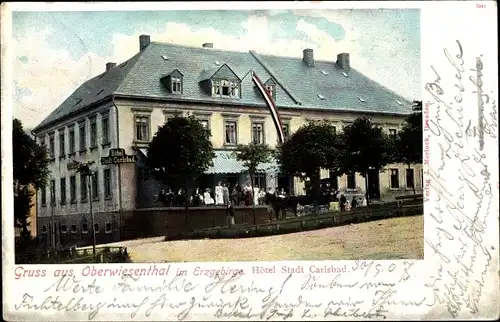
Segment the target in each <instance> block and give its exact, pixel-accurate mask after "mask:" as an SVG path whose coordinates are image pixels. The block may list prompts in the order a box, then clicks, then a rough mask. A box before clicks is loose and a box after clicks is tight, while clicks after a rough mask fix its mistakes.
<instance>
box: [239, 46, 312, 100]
mask: <svg viewBox="0 0 500 322" xmlns="http://www.w3.org/2000/svg"><path fill="white" fill-rule="evenodd" d="M249 53H250V55H252V56H253V58H255V60H256V61H257V62H258V63H259V64H260V65H261V66H262V67H263V68H264V69H265V70H266V71H267V72H268V73H269V75H271V77H272V78H273V79H274V80H275V81H276V83H278V84H279V85H280V86H281V87H282V88H283V89H284V90H285V92H286V93H287V94H288V96H290V98H291V99H292V100H293V101H294V102H295V104H299V105H302V103H301V102H300V100H299V99H298V98H297V97H296V96H295V95H294V93H293V92H292V91H291V90H290V89H289V88H288V87H287V86H286V85H285V84H284V83H283V82H282V81H281V80H280V79H279V78H277V77H276V74H275V73H274V72H273V71H272V70H271V68H270V67H269V66H268V65H267V64H266V63H265V62H264V61H263V60H262V58H260V57H259V55H258V54H257V53H256V52H255V51H254V50H250V51H249Z"/></svg>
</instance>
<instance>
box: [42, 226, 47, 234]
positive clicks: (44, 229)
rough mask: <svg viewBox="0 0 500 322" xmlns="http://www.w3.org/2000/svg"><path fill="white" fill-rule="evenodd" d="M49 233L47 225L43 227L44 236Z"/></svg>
mask: <svg viewBox="0 0 500 322" xmlns="http://www.w3.org/2000/svg"><path fill="white" fill-rule="evenodd" d="M46 233H47V225H43V226H42V234H46Z"/></svg>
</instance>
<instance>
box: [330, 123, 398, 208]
mask: <svg viewBox="0 0 500 322" xmlns="http://www.w3.org/2000/svg"><path fill="white" fill-rule="evenodd" d="M342 141H343V143H344V144H345V149H344V150H343V153H342V156H341V158H340V159H341V166H340V169H339V172H341V173H345V174H348V173H352V172H359V173H360V174H361V175H362V176H363V178H364V179H365V186H366V201H367V203H368V204H369V202H370V196H369V193H368V187H369V185H368V184H369V183H368V173H369V172H370V171H377V173H378V171H379V170H380V169H382V168H383V167H384V166H385V165H387V164H388V163H390V162H391V160H392V159H393V145H392V143H391V140H390V139H389V137H388V135H387V134H385V133H384V131H383V130H382V128H380V127H377V126H375V125H374V124H373V123H372V122H371V120H370V119H369V118H368V117H366V116H363V117H359V118H357V119H356V120H355V121H354V123H352V124H350V125H347V126H346V127H345V128H344V130H343V133H342Z"/></svg>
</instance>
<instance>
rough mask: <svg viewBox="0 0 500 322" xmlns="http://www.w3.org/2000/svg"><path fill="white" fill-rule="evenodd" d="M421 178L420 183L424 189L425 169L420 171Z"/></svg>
mask: <svg viewBox="0 0 500 322" xmlns="http://www.w3.org/2000/svg"><path fill="white" fill-rule="evenodd" d="M420 176H421V177H422V181H421V182H420V184H421V186H422V189H423V188H424V169H421V170H420Z"/></svg>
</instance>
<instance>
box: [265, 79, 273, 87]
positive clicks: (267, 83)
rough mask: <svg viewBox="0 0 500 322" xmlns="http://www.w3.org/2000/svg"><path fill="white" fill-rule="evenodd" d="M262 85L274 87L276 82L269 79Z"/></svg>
mask: <svg viewBox="0 0 500 322" xmlns="http://www.w3.org/2000/svg"><path fill="white" fill-rule="evenodd" d="M264 85H270V86H276V82H275V81H274V79H272V78H269V79H268V80H267V81H266V82H265V83H264Z"/></svg>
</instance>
